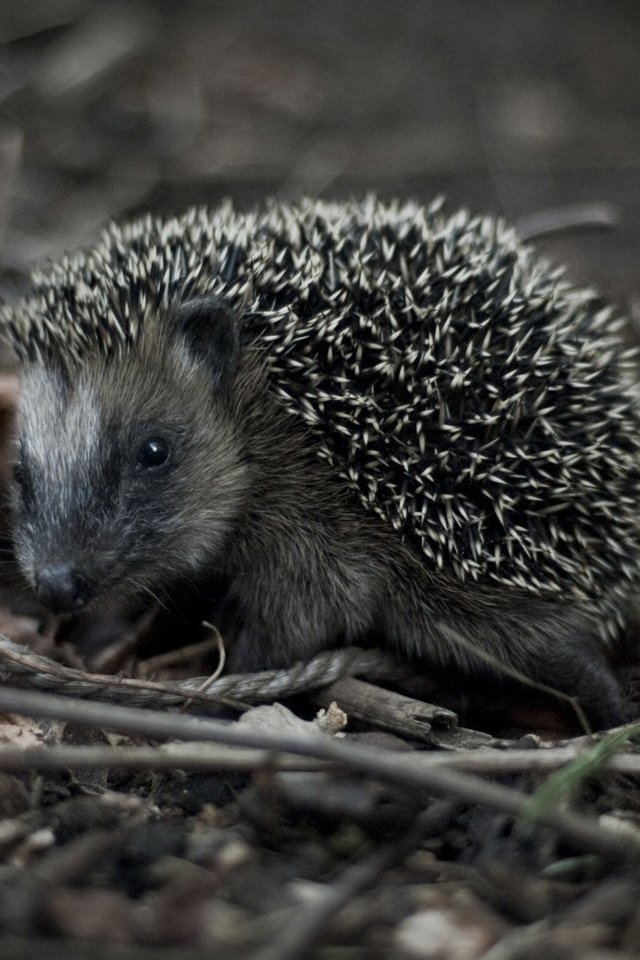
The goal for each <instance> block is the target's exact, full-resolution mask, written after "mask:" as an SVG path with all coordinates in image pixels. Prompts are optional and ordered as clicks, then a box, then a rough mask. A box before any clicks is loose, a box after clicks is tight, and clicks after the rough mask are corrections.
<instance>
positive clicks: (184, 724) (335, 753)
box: [0, 687, 640, 864]
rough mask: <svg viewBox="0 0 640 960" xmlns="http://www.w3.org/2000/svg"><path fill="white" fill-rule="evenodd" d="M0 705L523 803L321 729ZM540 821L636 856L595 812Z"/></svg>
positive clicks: (8, 693) (506, 791)
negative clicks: (313, 732)
mask: <svg viewBox="0 0 640 960" xmlns="http://www.w3.org/2000/svg"><path fill="white" fill-rule="evenodd" d="M0 710H3V711H5V712H8V713H22V714H25V715H27V716H31V717H38V718H42V717H48V718H49V719H53V720H62V721H67V722H70V723H74V724H77V725H78V726H84V727H91V728H96V727H98V728H106V729H111V730H118V731H120V732H121V733H126V734H129V735H140V736H148V737H153V738H155V739H160V740H163V739H182V740H197V741H209V742H217V743H225V744H229V745H231V746H236V747H240V746H243V747H253V748H255V749H263V750H271V751H276V752H279V753H280V752H285V753H293V754H296V755H299V756H305V757H315V758H316V759H319V760H329V761H333V762H336V763H340V764H342V765H344V766H345V767H347V768H349V769H351V770H357V771H358V772H360V773H364V774H368V775H369V776H372V777H375V778H377V779H379V780H382V781H384V782H390V783H393V784H394V785H396V786H397V785H399V784H400V785H404V786H405V787H406V788H410V789H415V790H419V791H429V792H430V793H433V794H436V795H438V796H445V797H455V798H457V799H459V800H462V801H464V802H466V803H473V804H481V805H483V806H488V807H491V808H493V809H496V810H501V811H502V812H503V813H506V814H509V815H511V816H513V817H520V816H521V815H522V814H523V813H524V811H525V809H526V808H527V805H528V802H529V798H528V796H527V795H526V794H524V793H522V792H519V791H516V790H513V789H511V788H509V787H504V786H502V785H500V784H496V783H487V782H485V781H483V780H480V779H478V778H476V777H473V776H470V775H469V774H466V773H460V772H458V771H456V770H448V769H444V768H439V767H432V768H430V769H425V768H424V767H422V768H421V767H419V766H418V764H416V762H415V754H413V753H412V754H409V755H407V754H397V753H395V752H394V751H391V750H381V749H379V748H378V749H372V748H368V747H363V746H361V745H356V744H353V743H349V742H346V743H345V742H341V741H339V740H336V739H331V738H330V737H327V736H325V735H322V734H318V735H317V736H308V737H304V736H299V735H298V736H296V735H294V734H289V733H288V734H286V735H282V734H274V733H270V732H259V731H256V730H246V729H242V728H238V727H237V726H235V725H231V724H224V723H222V722H220V721H214V720H207V719H201V718H197V717H189V716H184V715H176V714H166V713H161V712H159V711H151V710H140V709H135V708H133V707H122V706H119V705H114V704H102V703H85V702H83V701H82V700H75V699H74V700H72V699H67V698H64V697H59V696H55V695H52V694H44V693H36V692H33V691H27V690H15V689H11V688H8V687H5V688H3V689H0ZM537 822H538V824H539V825H543V826H547V827H550V828H552V829H553V830H555V831H557V832H558V833H560V834H561V835H562V836H563V837H564V838H566V839H567V840H569V841H571V842H572V843H573V844H574V845H575V846H577V847H578V848H580V849H582V850H586V851H590V852H593V853H597V854H600V855H601V856H603V857H605V858H606V859H608V860H620V861H623V862H625V863H633V864H637V863H638V862H640V842H639V841H638V840H636V838H635V837H633V836H630V835H629V836H627V835H626V834H625V835H624V836H621V835H620V834H618V833H616V832H614V831H612V830H609V829H607V828H605V827H603V826H601V825H600V824H599V823H598V822H597V820H596V819H595V818H593V817H586V816H582V815H580V814H577V813H573V812H570V811H565V810H546V811H544V812H543V813H542V814H541V816H540V817H539V820H538V821H537Z"/></svg>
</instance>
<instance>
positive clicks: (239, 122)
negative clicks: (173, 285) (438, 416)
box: [0, 0, 640, 319]
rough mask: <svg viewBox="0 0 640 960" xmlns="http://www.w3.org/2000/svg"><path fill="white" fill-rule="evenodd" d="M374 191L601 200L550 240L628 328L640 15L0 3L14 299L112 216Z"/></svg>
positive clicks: (637, 296) (629, 1)
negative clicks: (618, 310) (32, 274)
mask: <svg viewBox="0 0 640 960" xmlns="http://www.w3.org/2000/svg"><path fill="white" fill-rule="evenodd" d="M372 190H373V191H376V192H378V193H380V194H382V195H384V196H388V195H397V194H400V195H411V196H413V197H416V198H418V199H420V200H425V201H428V200H430V199H431V198H433V196H434V195H435V194H439V193H443V194H445V195H446V197H447V204H448V206H449V208H455V207H457V206H459V205H466V206H469V207H471V208H472V209H473V210H476V211H478V212H485V211H490V212H495V213H499V214H502V215H504V216H506V217H507V218H508V219H510V220H515V221H517V222H520V223H522V224H523V229H525V231H529V230H530V229H531V224H532V223H533V229H534V230H535V231H536V232H539V231H540V229H541V224H542V229H544V225H545V223H547V221H546V219H545V217H546V213H547V212H548V211H551V213H552V214H553V217H554V218H556V219H557V217H558V216H559V219H560V222H561V223H562V222H563V221H566V220H567V219H568V222H569V225H571V223H572V222H573V221H575V220H576V218H577V220H580V219H581V218H582V217H583V216H585V208H584V206H583V205H585V204H586V205H589V208H588V209H586V218H587V220H593V219H595V220H596V221H598V222H600V221H610V220H613V221H614V225H613V226H610V227H609V229H605V228H604V227H601V228H600V229H598V228H596V227H595V226H592V227H590V228H588V229H577V228H576V227H575V225H574V226H573V227H572V228H571V229H569V230H564V231H559V232H558V231H555V232H553V233H552V234H550V235H548V236H546V237H544V238H543V239H541V241H540V245H541V246H542V247H543V248H544V250H545V252H547V253H548V254H550V255H551V256H552V257H553V258H554V259H557V260H561V261H566V262H568V263H569V266H570V273H571V275H572V277H573V278H575V279H576V280H578V281H580V282H587V283H590V284H594V285H596V286H597V287H598V288H599V289H600V290H601V291H602V292H603V293H605V294H606V295H608V296H610V297H612V298H613V299H614V300H615V301H616V302H617V303H618V304H619V305H621V306H622V307H623V308H624V309H625V310H626V311H627V312H629V313H631V314H632V316H634V317H636V319H637V317H638V315H639V313H640V305H639V301H640V293H639V291H640V283H639V280H638V260H639V256H638V255H639V253H640V4H639V3H638V2H637V0H626V2H625V0H608V2H604V0H601V2H600V0H561V2H558V0H518V2H514V0H483V2H474V0H394V2H379V0H368V2H359V0H349V2H345V0H319V2H316V3H313V4H311V3H309V4H307V3H302V2H300V0H247V2H239V0H228V2H227V0H211V2H204V0H182V2H179V3H178V2H168V0H166V2H162V0H157V2H152V0H127V2H115V3H114V2H100V0H0V293H1V294H2V295H4V296H11V295H12V294H13V293H14V292H15V291H16V290H19V289H20V288H21V287H22V286H23V284H24V277H25V270H26V269H27V268H28V267H29V265H30V264H31V263H33V262H34V261H38V260H41V259H43V258H55V257H56V256H57V255H58V254H59V253H60V252H61V251H62V250H63V249H68V248H72V247H74V246H75V245H77V244H79V243H86V242H88V241H90V240H91V239H92V238H93V237H94V236H95V235H96V233H97V232H98V230H99V227H100V225H101V224H102V223H103V222H104V220H105V219H107V218H108V217H112V216H115V217H118V218H123V217H125V216H127V215H128V214H130V213H131V212H137V211H140V210H143V209H147V208H152V209H156V210H163V211H179V210H181V209H182V208H183V207H185V206H186V205H188V204H190V203H194V202H198V203H207V204H215V203H216V202H217V201H218V200H220V199H221V198H222V197H227V196H230V197H232V198H234V199H235V200H236V201H237V202H238V204H240V205H246V204H249V203H252V202H255V201H256V200H258V199H260V198H262V197H264V196H267V195H278V196H286V197H295V196H298V195H300V194H314V195H323V196H326V197H344V196H348V195H353V194H356V195H357V194H362V193H363V192H366V191H372ZM576 204H578V205H580V206H579V208H578V210H577V213H576V210H575V207H574V208H573V210H569V211H568V213H567V208H568V207H569V208H571V207H573V205H576ZM592 204H596V205H597V208H596V211H595V213H593V212H590V205H592ZM541 214H544V215H545V216H543V217H542V218H541ZM531 217H534V219H533V221H532V220H531Z"/></svg>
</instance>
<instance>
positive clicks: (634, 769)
mask: <svg viewBox="0 0 640 960" xmlns="http://www.w3.org/2000/svg"><path fill="white" fill-rule="evenodd" d="M583 752H584V748H583V747H579V748H578V747H576V748H575V749H574V748H572V747H558V748H549V749H546V748H545V749H540V750H508V751H504V750H497V749H491V750H486V749H475V750H466V751H463V752H460V753H431V752H419V753H418V752H412V753H411V762H412V763H413V764H414V766H415V767H416V769H418V770H433V769H435V768H438V769H443V768H444V769H447V770H462V771H464V772H465V773H472V774H481V775H485V776H510V775H513V774H518V773H529V774H531V773H548V772H550V771H553V770H557V769H558V768H559V767H563V766H565V765H566V764H567V763H571V761H572V760H575V759H576V757H580V756H581V755H582V753H583ZM265 763H268V764H269V766H271V767H273V769H275V770H298V771H307V770H324V769H326V768H327V763H326V761H323V760H314V759H313V758H308V759H306V760H303V759H300V758H296V756H288V755H287V754H286V753H285V752H284V751H282V752H279V754H278V756H275V757H274V755H273V751H272V750H271V749H269V750H261V749H256V748H250V747H240V748H238V749H233V748H231V747H227V746H218V745H216V744H202V745H201V746H198V747H193V746H192V745H191V744H189V743H172V744H171V750H170V751H164V750H162V749H158V747H123V746H120V747H109V746H104V745H95V746H84V745H81V746H69V745H62V746H53V747H46V746H42V747H15V746H0V771H3V772H4V773H23V772H25V771H32V770H37V771H38V772H44V771H47V770H49V771H50V770H68V769H73V770H110V769H121V770H175V769H176V768H178V769H180V770H189V771H210V770H237V771H240V772H250V771H252V770H256V769H259V768H260V767H262V766H264V764H265ZM331 766H333V764H331ZM602 769H603V770H606V771H607V772H608V773H617V774H624V775H625V776H632V777H633V776H635V777H640V754H637V753H619V754H617V755H616V756H615V757H611V758H610V759H609V760H607V761H606V763H604V764H603V765H602Z"/></svg>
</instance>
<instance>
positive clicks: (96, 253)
mask: <svg viewBox="0 0 640 960" xmlns="http://www.w3.org/2000/svg"><path fill="white" fill-rule="evenodd" d="M202 297H205V298H216V300H217V301H219V302H222V303H223V304H225V305H227V307H229V308H231V309H232V310H233V311H234V312H235V313H236V314H237V315H238V316H241V317H242V327H243V333H242V336H243V340H244V342H245V343H246V342H251V343H253V344H254V345H255V344H257V345H259V346H260V348H261V350H262V353H263V356H264V361H265V363H266V365H267V371H268V383H269V390H270V392H271V394H272V395H274V396H276V397H277V398H278V399H279V401H280V403H281V405H282V406H283V407H284V408H285V409H286V410H287V411H289V412H290V413H291V414H292V415H293V416H294V417H295V418H298V421H299V422H300V421H301V422H302V423H304V425H305V427H306V429H307V432H308V434H309V437H310V443H311V445H312V447H313V450H314V451H315V453H316V454H317V456H318V457H319V458H321V460H322V461H324V462H325V463H326V464H329V466H330V470H331V473H332V474H333V476H335V477H337V478H340V479H341V480H342V481H343V482H344V484H345V485H346V487H347V488H350V489H351V490H352V491H353V492H354V493H355V494H356V495H357V498H358V499H359V501H360V503H361V504H362V506H363V507H364V508H365V511H366V512H367V513H369V514H374V515H377V516H378V517H380V518H382V520H383V521H384V522H385V523H386V524H387V525H388V529H391V528H392V529H393V530H395V531H397V537H398V539H399V540H400V539H401V540H402V541H403V542H404V543H405V544H406V545H407V546H408V548H409V549H410V550H412V551H413V555H414V556H417V557H419V558H421V559H422V560H423V562H424V568H425V570H427V571H431V572H432V574H433V576H436V577H437V576H440V573H439V572H440V571H441V572H442V576H443V577H444V578H445V579H447V582H448V583H452V584H455V583H458V584H460V585H461V586H462V585H463V584H464V585H465V586H464V590H462V589H461V591H460V595H463V594H464V592H465V591H473V590H474V589H475V587H474V584H477V585H478V588H479V589H480V590H485V591H489V593H490V592H491V591H492V590H495V591H499V590H504V589H506V588H509V590H510V591H511V595H512V596H514V597H516V596H523V597H525V598H526V596H527V595H530V596H531V597H532V600H534V599H535V600H543V601H545V602H546V601H549V602H550V603H551V604H557V605H561V606H562V607H563V608H565V609H568V608H569V606H572V607H573V608H574V609H575V610H576V611H578V613H579V614H580V616H582V615H583V614H584V615H586V616H587V622H591V625H592V626H591V628H590V629H591V630H592V631H593V632H596V633H597V632H599V633H600V634H601V635H602V636H603V637H608V638H611V637H613V636H619V635H620V634H621V633H622V632H623V631H624V628H625V625H626V623H627V620H628V617H629V612H630V609H631V607H632V605H633V602H634V600H635V591H636V589H637V583H638V560H639V557H640V523H639V519H638V517H639V514H638V501H639V496H638V494H639V492H640V470H639V465H640V433H639V430H638V426H639V417H638V397H637V391H636V386H635V367H634V366H633V364H632V360H631V357H630V355H629V353H628V352H625V350H624V349H623V347H622V344H621V341H620V338H619V329H620V326H621V323H622V321H621V320H620V319H618V318H617V317H616V316H615V314H614V312H613V311H612V310H611V309H610V308H608V307H606V306H603V305H602V304H601V303H600V302H599V301H598V299H597V298H596V297H595V296H594V295H593V294H592V293H590V292H589V291H581V290H575V289H573V288H571V287H570V286H569V285H568V284H567V283H565V282H564V281H563V280H562V279H561V276H560V273H559V272H558V271H556V270H552V269H550V268H549V266H548V265H547V264H546V263H544V262H541V261H540V260H538V259H536V257H535V255H534V254H533V252H532V251H531V249H530V248H528V247H526V246H523V245H522V244H520V243H519V241H518V239H517V237H516V236H515V235H514V233H513V232H512V231H511V230H510V229H508V228H506V227H505V226H504V225H503V224H502V223H500V222H498V221H495V220H493V219H489V218H482V219H474V218H471V217H470V216H469V215H468V214H466V213H464V212H461V213H458V214H456V215H455V216H453V217H447V216H444V215H442V214H441V213H440V212H439V210H438V209H437V208H435V207H434V208H432V209H431V210H426V211H425V209H424V208H422V207H420V206H418V205H416V204H413V203H407V204H403V205H398V204H395V203H392V204H384V203H382V202H379V201H377V200H376V199H373V198H370V199H368V200H367V201H365V202H364V203H348V204H341V203H325V202H316V201H308V202H303V203H301V204H300V205H289V204H284V203H278V204H272V205H271V206H268V207H267V208H266V209H263V210H260V211H252V212H249V213H240V212H238V211H236V210H235V209H234V208H233V207H232V206H231V205H226V206H223V207H222V208H220V209H218V210H216V211H214V212H211V211H208V210H204V209H194V210H191V211H189V212H188V213H187V214H186V215H185V216H184V217H182V218H176V219H168V220H160V219H154V218H152V217H145V218H142V219H140V220H137V221H134V222H132V223H128V224H126V225H124V226H111V227H109V228H108V230H107V231H106V233H105V234H104V236H103V238H102V240H101V242H100V243H99V244H98V245H97V246H96V247H95V248H93V249H92V250H90V251H87V252H84V253H81V254H78V255H76V256H75V257H72V258H66V259H64V260H63V261H62V262H61V263H60V264H58V265H56V266H54V267H52V268H51V269H50V270H49V272H47V273H43V274H38V275H37V276H35V277H34V291H33V293H32V294H31V295H30V296H29V297H28V298H26V299H25V300H24V301H23V302H21V303H20V304H19V305H17V306H15V307H13V308H5V310H4V323H5V324H6V327H7V329H8V332H9V335H10V338H11V339H12V341H13V343H14V345H15V347H16V349H17V352H18V354H19V355H20V357H21V358H22V360H23V361H24V362H25V363H26V365H27V366H28V367H30V366H33V365H36V366H38V365H40V366H45V367H46V366H47V365H51V364H54V365H58V366H60V365H61V366H64V368H65V369H66V371H67V377H70V378H73V377H74V376H75V374H74V370H77V369H78V370H79V369H82V367H83V365H85V364H86V363H88V362H90V360H91V358H94V359H95V357H96V356H97V355H103V356H105V357H107V356H111V357H115V358H116V362H119V361H118V360H117V358H119V357H124V356H125V355H126V354H127V352H128V351H130V350H135V349H136V344H137V343H138V342H139V340H140V337H141V330H147V332H148V330H149V328H150V327H151V326H152V325H154V324H155V325H159V327H158V329H159V330H160V329H161V328H162V323H163V322H164V321H163V319H162V318H164V317H167V316H170V315H171V313H172V311H174V310H175V309H177V308H178V307H179V305H180V304H183V303H185V302H187V301H189V302H193V301H197V300H198V298H202ZM492 585H493V586H492ZM479 641H480V642H481V638H479ZM301 644H303V641H301ZM517 644H518V640H517V639H516V640H514V645H515V646H517ZM507 659H511V660H512V661H514V660H517V657H515V656H513V655H510V656H509V657H508V658H507ZM523 662H525V663H526V658H523ZM534 672H535V671H534ZM560 685H562V684H560Z"/></svg>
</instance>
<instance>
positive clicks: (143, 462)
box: [138, 437, 169, 470]
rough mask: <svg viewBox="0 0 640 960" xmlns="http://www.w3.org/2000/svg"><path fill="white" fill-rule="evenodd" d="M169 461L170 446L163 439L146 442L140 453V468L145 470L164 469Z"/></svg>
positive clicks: (152, 438)
mask: <svg viewBox="0 0 640 960" xmlns="http://www.w3.org/2000/svg"><path fill="white" fill-rule="evenodd" d="M168 459H169V444H168V443H167V441H166V440H163V439H162V437H151V438H150V439H149V440H145V442H144V443H143V444H142V446H141V447H140V449H139V451H138V466H139V467H141V468H142V469H143V470H152V469H153V468H154V467H162V466H163V465H164V464H165V463H166V462H167V460H168Z"/></svg>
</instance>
